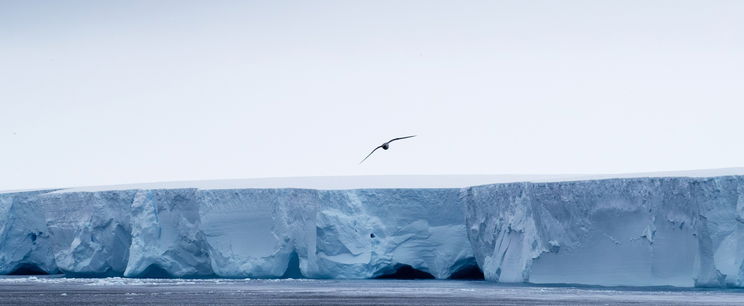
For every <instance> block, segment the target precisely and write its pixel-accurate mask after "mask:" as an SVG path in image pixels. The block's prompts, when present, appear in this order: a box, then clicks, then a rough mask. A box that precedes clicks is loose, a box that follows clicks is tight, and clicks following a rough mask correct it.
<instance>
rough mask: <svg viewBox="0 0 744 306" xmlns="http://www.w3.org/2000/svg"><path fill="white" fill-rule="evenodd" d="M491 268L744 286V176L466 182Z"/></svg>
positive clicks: (572, 279)
mask: <svg viewBox="0 0 744 306" xmlns="http://www.w3.org/2000/svg"><path fill="white" fill-rule="evenodd" d="M462 199H463V201H464V202H465V206H466V207H467V213H466V218H465V220H466V222H467V226H468V237H469V239H470V241H471V243H472V246H473V251H474V253H475V257H476V259H477V261H478V263H479V265H480V266H481V267H482V268H483V271H484V273H485V275H486V278H487V279H489V280H497V281H502V282H534V283H580V284H597V285H643V286H645V285H673V286H693V285H694V286H698V287H711V286H712V287H720V286H734V287H742V286H744V265H742V259H744V177H742V176H727V177H716V178H638V179H610V180H595V181H577V182H555V183H512V184H497V185H487V186H478V187H471V188H466V189H464V190H463V198H462Z"/></svg>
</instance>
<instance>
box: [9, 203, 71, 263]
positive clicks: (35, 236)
mask: <svg viewBox="0 0 744 306" xmlns="http://www.w3.org/2000/svg"><path fill="white" fill-rule="evenodd" d="M41 193H43V192H25V193H10V194H0V274H15V273H22V274H23V273H35V274H36V273H40V274H41V273H56V272H57V265H56V264H55V262H54V255H53V250H52V241H53V239H52V237H51V236H50V234H49V231H48V230H47V226H46V220H45V218H44V217H45V216H44V210H43V209H41V205H40V204H39V202H38V201H36V196H37V195H39V194H41Z"/></svg>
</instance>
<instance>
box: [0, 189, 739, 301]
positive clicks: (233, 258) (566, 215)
mask: <svg viewBox="0 0 744 306" xmlns="http://www.w3.org/2000/svg"><path fill="white" fill-rule="evenodd" d="M742 220H744V177H743V176H735V175H734V176H719V177H702V178H694V177H658V178H653V177H650V178H617V179H601V180H583V181H558V182H532V183H531V182H517V183H499V184H488V185H479V186H473V187H465V188H384V189H347V190H322V189H303V188H236V189H199V188H181V189H157V188H148V189H130V190H121V189H119V190H96V191H63V192H60V191H55V190H40V191H26V192H12V193H0V274H19V273H20V274H45V273H46V274H54V273H64V274H66V275H69V276H93V277H102V276H124V277H184V278H190V277H199V278H201V277H225V278H339V279H361V278H380V277H381V278H416V279H418V278H436V279H486V280H490V281H499V282H530V283H574V284H576V283H578V284H589V285H609V286H612V285H621V286H660V285H662V286H664V285H671V286H697V287H744V222H742Z"/></svg>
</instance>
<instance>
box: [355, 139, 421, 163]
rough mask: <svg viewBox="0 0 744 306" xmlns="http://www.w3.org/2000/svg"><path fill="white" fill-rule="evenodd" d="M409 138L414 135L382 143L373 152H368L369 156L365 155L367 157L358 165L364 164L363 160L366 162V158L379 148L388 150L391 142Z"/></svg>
mask: <svg viewBox="0 0 744 306" xmlns="http://www.w3.org/2000/svg"><path fill="white" fill-rule="evenodd" d="M411 137H416V135H411V136H406V137H398V138H393V139H391V140H390V141H388V142H386V143H383V144H381V145H380V146H378V147H377V148H375V149H374V150H372V152H369V154H367V157H365V158H364V159H362V161H360V162H359V163H360V164H361V163H363V162H364V161H365V160H367V158H369V157H370V156H371V155H372V153H375V151H377V149H379V148H382V149H383V150H387V149H389V148H390V143H391V142H393V141H396V140H401V139H406V138H411Z"/></svg>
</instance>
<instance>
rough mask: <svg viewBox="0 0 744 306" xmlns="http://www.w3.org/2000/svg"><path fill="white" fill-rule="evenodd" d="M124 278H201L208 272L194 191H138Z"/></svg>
mask: <svg viewBox="0 0 744 306" xmlns="http://www.w3.org/2000/svg"><path fill="white" fill-rule="evenodd" d="M131 220H132V244H131V247H130V249H129V262H128V263H127V268H126V270H125V271H124V276H128V277H137V276H140V277H201V276H209V275H211V274H212V266H211V264H210V259H209V246H208V244H207V241H206V237H205V235H204V233H203V232H202V231H201V230H200V228H199V226H200V222H201V221H200V215H199V202H198V201H197V198H196V190H194V189H181V190H141V191H138V192H137V194H136V195H135V196H134V200H133V201H132V207H131Z"/></svg>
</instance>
